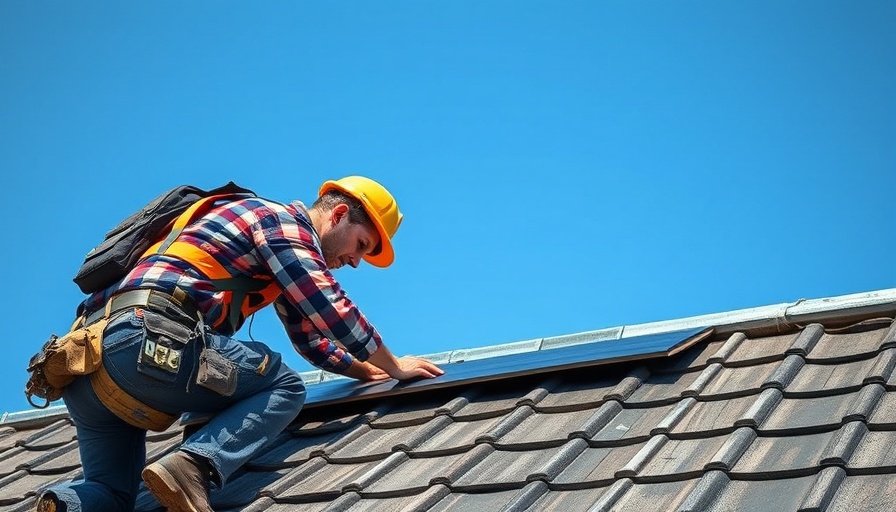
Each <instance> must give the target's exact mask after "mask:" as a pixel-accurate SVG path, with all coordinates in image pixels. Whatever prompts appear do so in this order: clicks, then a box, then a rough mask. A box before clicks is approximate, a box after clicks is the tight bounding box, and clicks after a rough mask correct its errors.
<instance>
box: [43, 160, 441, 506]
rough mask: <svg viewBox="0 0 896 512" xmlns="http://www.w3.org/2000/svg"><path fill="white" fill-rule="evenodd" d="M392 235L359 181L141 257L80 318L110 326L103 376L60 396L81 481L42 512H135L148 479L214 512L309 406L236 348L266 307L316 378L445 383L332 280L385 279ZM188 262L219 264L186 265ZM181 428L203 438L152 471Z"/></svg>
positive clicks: (268, 354)
mask: <svg viewBox="0 0 896 512" xmlns="http://www.w3.org/2000/svg"><path fill="white" fill-rule="evenodd" d="M401 220H402V214H401V212H400V211H399V209H398V204H397V203H396V201H395V199H394V198H393V197H392V195H391V194H390V193H389V192H388V191H387V190H386V189H385V188H384V187H383V186H382V185H380V184H379V183H377V182H376V181H373V180H371V179H369V178H365V177H362V176H349V177H346V178H342V179H339V180H334V181H327V182H326V183H324V184H323V186H322V187H321V188H320V191H319V194H318V198H317V200H316V201H315V202H314V203H313V204H312V205H311V206H310V207H306V206H305V205H304V204H303V203H301V202H299V201H294V202H292V203H289V204H281V203H277V202H274V201H270V200H266V199H261V198H258V197H244V198H239V199H236V200H229V201H227V202H224V203H223V204H216V205H215V206H213V207H212V209H211V210H210V211H209V212H208V213H206V214H204V215H203V216H201V217H200V218H199V219H197V220H194V221H193V222H191V223H190V224H189V225H187V226H186V227H185V228H184V229H183V231H182V232H180V234H179V235H177V239H176V242H175V245H176V246H177V250H174V251H172V252H171V253H168V252H162V253H153V254H151V255H148V256H145V257H143V258H142V259H141V260H140V261H139V262H138V264H137V265H136V266H135V267H134V268H133V269H132V270H130V271H129V272H128V273H127V275H126V276H125V278H124V279H123V280H121V281H120V282H118V283H117V284H116V285H113V286H112V287H110V288H108V289H106V290H104V291H102V292H97V293H94V294H92V295H90V296H89V297H88V298H87V299H86V300H85V302H84V303H83V304H82V305H81V308H80V310H81V311H83V312H84V313H85V319H86V322H87V323H89V322H90V321H92V320H93V319H95V318H98V317H103V318H107V319H108V324H107V325H106V326H105V329H104V331H103V334H102V365H101V368H100V370H99V371H97V372H95V373H93V374H91V375H86V376H80V377H77V378H75V379H74V380H73V381H72V382H71V383H70V384H68V385H67V386H66V387H65V388H64V389H63V399H64V400H65V404H66V406H67V407H68V411H69V413H70V414H71V418H72V420H73V421H74V423H75V427H76V429H77V436H78V445H79V449H80V455H81V464H82V467H83V470H84V478H83V480H78V481H75V482H69V483H62V484H58V485H55V486H52V487H49V488H47V489H45V490H43V491H41V492H40V493H39V496H38V501H37V505H36V509H37V510H38V511H39V512H54V511H55V512H65V511H81V510H84V511H90V512H97V511H106V510H109V511H112V510H133V509H134V506H135V502H136V497H137V492H138V487H139V484H140V481H141V479H142V480H143V481H144V482H145V484H146V487H147V488H148V490H149V491H150V492H151V493H152V494H153V495H154V496H155V497H156V498H157V499H158V501H159V502H160V503H161V504H162V506H164V507H165V508H166V509H168V510H172V511H191V512H192V511H201V512H205V511H210V510H212V508H211V506H210V502H209V486H210V485H215V486H222V485H225V484H226V482H227V480H228V478H229V477H230V476H231V475H232V474H233V473H234V471H235V470H236V469H237V468H239V467H240V466H241V465H242V464H244V463H245V462H247V461H248V460H250V459H252V457H253V456H254V455H256V454H257V453H258V452H259V451H260V450H262V449H263V448H264V447H265V446H266V445H268V443H269V442H270V441H271V440H272V439H274V438H275V437H276V436H277V435H278V434H279V433H280V432H281V431H282V430H283V429H284V428H285V427H286V426H287V425H289V424H290V422H292V421H293V420H294V419H295V418H296V416H297V415H298V413H299V411H300V410H301V408H302V405H303V404H304V401H305V387H304V385H303V383H302V380H301V378H300V377H299V375H298V374H297V373H296V372H295V371H294V370H292V369H290V368H289V367H288V366H287V365H286V364H285V363H284V362H283V361H282V360H281V356H280V354H279V353H277V352H275V351H273V350H271V349H270V348H269V347H268V346H267V345H265V344H263V343H260V342H255V341H251V342H247V341H239V340H236V339H234V338H233V336H234V335H235V333H236V331H237V330H238V329H239V327H240V325H242V323H243V322H244V321H245V319H246V318H247V317H248V316H249V315H251V314H252V313H253V312H254V311H256V310H257V309H258V308H260V307H263V306H265V305H267V304H271V303H272V304H273V305H274V308H275V310H276V313H277V315H278V317H279V318H280V320H281V321H282V323H283V325H284V327H285V329H286V333H287V335H288V337H289V339H290V341H291V342H292V345H293V346H294V347H295V349H296V350H297V351H298V352H299V354H301V355H302V356H303V357H304V358H305V359H307V360H308V361H309V362H310V363H311V364H313V365H314V366H316V367H318V368H321V369H323V370H326V371H330V372H335V373H338V374H342V375H345V376H348V377H351V378H354V379H358V380H361V381H376V380H383V379H388V378H394V379H398V380H407V379H414V378H433V377H437V376H439V375H441V374H442V373H443V370H442V369H440V368H439V367H437V366H436V365H434V364H433V363H431V362H430V361H427V360H425V359H421V358H416V357H401V358H396V357H395V356H394V355H393V354H392V353H391V352H390V351H389V349H388V348H387V347H386V345H385V344H384V343H383V341H382V339H381V337H380V334H379V333H378V332H377V330H376V329H375V328H374V326H373V325H372V324H371V323H370V322H369V321H368V319H367V318H366V317H365V316H364V315H363V314H362V313H361V311H360V310H359V309H358V308H357V307H356V306H355V304H353V303H352V301H351V300H349V298H348V297H347V296H346V294H345V292H344V291H343V289H342V288H341V287H340V285H339V283H338V282H337V281H336V279H335V278H334V277H333V274H332V273H331V272H332V271H333V270H335V269H338V268H340V267H343V266H345V265H348V266H351V267H355V268H357V267H358V265H360V263H361V261H362V260H364V261H367V262H369V263H370V264H372V265H374V266H377V267H387V266H389V265H390V264H391V263H392V261H393V259H394V252H393V247H392V241H391V239H392V237H393V235H395V232H396V230H397V229H398V227H399V225H400V224H401ZM174 248H175V247H174V245H172V249H174ZM197 248H198V249H199V250H201V252H200V253H205V254H209V255H211V256H213V258H205V259H204V260H203V259H202V258H197V257H195V256H194V255H193V256H191V255H192V254H193V253H194V252H195V251H196V249H197ZM200 253H197V254H200ZM221 273H223V275H225V276H227V275H229V276H233V277H235V278H237V279H239V278H242V279H244V280H246V279H249V280H254V282H260V283H263V284H265V283H266V287H265V288H264V289H261V290H258V289H255V290H249V291H247V292H246V291H245V290H244V292H245V293H241V292H240V291H239V287H236V288H235V289H233V290H230V291H221V289H220V287H216V286H215V285H214V283H213V279H211V277H210V276H212V277H215V276H217V278H220V274H221ZM234 319H235V321H233V320H234ZM182 413H188V414H187V415H185V416H184V418H186V417H190V418H191V419H193V420H197V421H198V423H197V424H196V425H195V426H193V427H191V428H189V429H186V428H185V436H184V437H185V439H184V441H183V443H182V444H181V445H180V446H179V447H178V449H177V450H175V451H173V452H171V453H169V454H167V455H165V456H163V457H162V458H160V459H159V460H158V461H156V462H154V463H152V464H149V465H148V466H147V465H146V448H145V440H146V432H147V429H148V428H149V429H154V430H164V429H165V428H166V427H167V425H170V424H171V423H172V422H173V421H174V419H176V418H179V417H181V414H182ZM144 466H145V467H144Z"/></svg>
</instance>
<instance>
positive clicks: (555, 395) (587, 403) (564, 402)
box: [534, 371, 637, 413]
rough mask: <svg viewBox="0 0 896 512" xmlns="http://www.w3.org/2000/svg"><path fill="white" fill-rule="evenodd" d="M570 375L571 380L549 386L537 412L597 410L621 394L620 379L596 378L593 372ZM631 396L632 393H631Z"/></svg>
mask: <svg viewBox="0 0 896 512" xmlns="http://www.w3.org/2000/svg"><path fill="white" fill-rule="evenodd" d="M570 373H573V375H572V376H571V378H569V379H557V381H556V382H555V383H553V385H548V386H547V387H548V390H549V394H548V395H547V396H546V397H544V398H543V399H542V400H540V401H539V402H538V403H537V404H535V405H534V407H535V410H537V411H539V412H546V413H552V412H569V411H578V410H582V409H595V408H597V407H599V406H600V405H601V404H602V403H604V402H605V401H607V400H608V399H609V396H610V395H612V394H616V393H618V392H619V391H618V390H617V387H618V386H619V385H620V378H618V377H617V378H613V377H609V378H607V377H605V376H604V375H600V376H595V375H594V374H595V373H597V372H593V371H592V372H590V373H588V374H585V373H584V372H570ZM601 373H603V372H601ZM622 377H625V376H624V375H623V376H622ZM635 384H637V383H635ZM632 390H634V387H633V388H632ZM629 394H631V393H630V392H629ZM624 398H625V397H623V399H624Z"/></svg>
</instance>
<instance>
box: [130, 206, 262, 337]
mask: <svg viewBox="0 0 896 512" xmlns="http://www.w3.org/2000/svg"><path fill="white" fill-rule="evenodd" d="M231 197H234V194H220V195H214V196H209V197H205V198H202V199H200V200H198V201H196V202H195V203H193V204H192V205H190V207H189V208H187V210H186V211H184V213H182V214H180V216H179V217H177V219H175V221H174V224H173V225H172V227H171V231H170V232H169V233H168V236H166V237H165V239H164V240H162V241H160V242H158V243H156V244H155V245H153V246H152V247H150V248H149V250H147V251H146V252H145V253H144V257H145V256H149V255H151V254H167V255H170V256H174V257H176V258H178V259H181V260H184V261H186V262H189V263H191V264H192V265H194V266H195V267H197V268H198V269H199V270H200V271H201V272H202V273H203V274H205V275H206V276H209V277H210V278H211V279H210V280H211V283H212V285H213V286H214V288H215V290H217V291H222V292H231V297H230V304H228V305H227V308H228V309H227V323H229V324H230V326H231V328H232V329H233V331H234V332H236V330H237V327H238V326H239V323H240V314H241V312H242V309H243V308H242V306H243V302H244V301H245V300H246V296H247V294H249V293H251V292H257V291H261V290H263V289H265V288H267V287H268V286H270V285H271V281H270V280H269V279H262V278H253V277H246V276H231V275H230V273H229V272H227V270H226V269H225V268H224V267H223V266H222V265H221V264H220V263H218V262H217V261H216V260H215V258H214V257H213V256H212V255H211V254H209V253H207V252H206V251H204V250H202V249H201V248H199V247H196V246H195V245H192V244H188V243H186V242H178V241H177V237H178V236H179V235H180V234H181V233H182V232H183V230H184V228H186V227H187V226H188V225H189V224H190V223H191V222H193V221H194V220H195V218H196V217H197V216H198V215H197V214H198V212H200V211H207V210H209V209H210V208H206V206H207V205H211V204H214V203H215V202H216V201H219V200H222V199H227V198H231ZM219 276H227V277H219Z"/></svg>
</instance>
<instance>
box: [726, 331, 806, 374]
mask: <svg viewBox="0 0 896 512" xmlns="http://www.w3.org/2000/svg"><path fill="white" fill-rule="evenodd" d="M735 336H739V337H740V339H741V340H742V341H741V342H740V343H738V344H737V347H736V348H735V350H734V351H733V352H732V353H731V355H729V356H728V357H726V358H725V360H724V363H725V366H728V367H734V366H753V365H757V364H764V363H771V362H774V361H780V360H781V359H784V356H785V352H786V351H787V349H788V348H790V346H791V345H792V344H793V342H794V340H795V339H796V337H797V336H796V335H795V334H793V333H791V334H779V335H777V336H766V337H760V338H748V337H746V335H745V334H743V333H735V334H733V335H732V338H734V339H738V338H735Z"/></svg>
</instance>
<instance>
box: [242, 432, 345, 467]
mask: <svg viewBox="0 0 896 512" xmlns="http://www.w3.org/2000/svg"><path fill="white" fill-rule="evenodd" d="M341 436H342V434H341V433H339V432H332V433H329V434H326V433H325V434H323V435H320V436H315V437H304V436H303V437H296V436H295V435H293V434H292V433H290V432H289V431H284V432H283V433H282V434H280V435H279V436H277V437H276V438H275V439H274V441H273V442H272V443H271V445H270V446H269V447H268V448H267V449H266V450H264V451H262V453H260V454H258V455H257V456H256V457H255V458H253V459H252V460H251V461H249V462H247V463H246V465H247V466H248V467H250V468H253V469H255V470H257V471H261V470H276V469H282V468H291V467H297V466H299V465H300V464H302V463H303V462H305V461H307V460H309V459H311V458H312V457H316V456H320V455H324V454H326V448H327V446H329V445H330V444H331V443H333V442H335V441H338V440H339V439H340V438H341Z"/></svg>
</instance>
